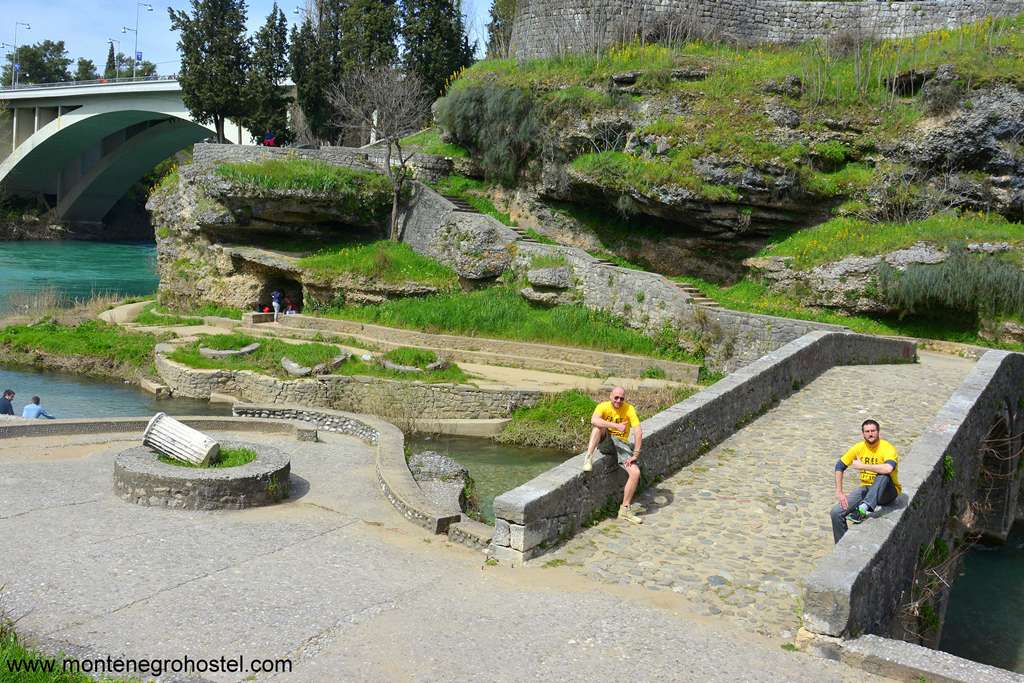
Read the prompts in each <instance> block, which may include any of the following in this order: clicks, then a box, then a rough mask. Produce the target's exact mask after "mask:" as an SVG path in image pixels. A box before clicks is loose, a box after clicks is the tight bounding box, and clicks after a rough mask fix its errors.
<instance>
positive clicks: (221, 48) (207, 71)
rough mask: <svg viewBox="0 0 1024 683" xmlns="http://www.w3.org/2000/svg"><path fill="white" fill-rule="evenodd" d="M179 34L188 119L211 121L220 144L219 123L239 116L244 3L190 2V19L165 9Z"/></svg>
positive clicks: (245, 53)
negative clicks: (189, 117) (190, 115)
mask: <svg viewBox="0 0 1024 683" xmlns="http://www.w3.org/2000/svg"><path fill="white" fill-rule="evenodd" d="M167 12H168V14H169V15H170V17H171V29H172V30H176V31H180V32H181V35H180V38H179V39H178V50H179V52H180V53H181V70H180V71H179V73H178V82H179V83H180V84H181V95H182V99H183V100H184V102H185V106H186V107H188V110H189V112H190V113H191V114H192V116H193V118H195V120H196V121H199V122H200V123H207V122H212V123H213V124H214V127H215V128H216V130H217V138H218V139H219V140H221V141H224V139H225V138H224V121H225V119H227V118H228V117H233V118H239V117H241V116H242V115H244V114H245V113H246V111H245V104H246V98H245V77H246V74H247V73H248V70H249V62H250V57H251V56H250V46H249V39H248V38H247V37H246V35H245V13H246V8H245V0H192V16H189V15H188V14H187V13H186V12H184V11H181V10H175V9H172V8H168V9H167Z"/></svg>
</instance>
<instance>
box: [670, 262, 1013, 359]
mask: <svg viewBox="0 0 1024 683" xmlns="http://www.w3.org/2000/svg"><path fill="white" fill-rule="evenodd" d="M672 279H674V280H678V281H679V282H686V283H688V284H691V285H693V286H694V287H697V288H698V289H699V290H700V291H701V293H702V294H704V296H706V297H708V298H710V299H714V300H715V301H717V302H718V303H720V304H721V305H722V306H725V307H726V308H730V309H732V310H736V311H747V312H749V313H761V314H763V315H774V316H778V317H781V318H796V319H798V320H811V321H814V322H820V323H826V324H830V325H843V326H845V327H848V328H850V329H851V330H853V331H854V332H860V333H863V334H875V335H890V336H891V335H897V336H907V337H919V338H921V339H937V340H942V341H951V342H959V343H962V344H974V345H977V346H988V347H995V348H1004V349H1009V350H1012V351H1024V344H994V343H993V342H990V341H986V340H984V339H982V338H981V337H979V336H978V325H977V321H976V320H975V319H973V318H971V317H970V316H960V317H958V318H955V319H954V318H949V317H943V318H934V317H925V316H919V317H906V318H903V319H900V318H895V317H877V318H874V317H869V316H865V315H844V314H842V313H837V312H834V311H829V310H827V309H819V308H812V307H809V306H802V305H800V304H799V303H797V302H795V301H794V300H793V298H792V297H789V296H785V295H783V294H777V293H775V292H772V291H771V290H770V289H769V288H768V286H767V285H765V284H763V283H761V282H757V281H754V280H741V281H740V282H737V283H736V284H735V285H732V286H729V287H722V286H720V285H716V284H713V283H710V282H706V281H704V280H701V279H699V278H695V277H675V278H672Z"/></svg>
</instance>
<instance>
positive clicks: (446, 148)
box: [402, 128, 469, 159]
mask: <svg viewBox="0 0 1024 683" xmlns="http://www.w3.org/2000/svg"><path fill="white" fill-rule="evenodd" d="M405 145H409V146H410V147H415V148H417V150H418V151H420V152H422V153H423V154H436V155H438V156H442V157H452V158H457V159H464V158H466V157H468V156H469V152H468V151H467V150H465V149H463V148H462V147H459V146H458V145H453V144H451V143H448V142H443V141H442V140H441V131H439V130H438V129H437V128H430V129H428V130H423V131H420V132H419V133H416V134H414V135H409V136H406V137H404V138H402V146H403V149H404V147H405Z"/></svg>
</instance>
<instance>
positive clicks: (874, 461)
mask: <svg viewBox="0 0 1024 683" xmlns="http://www.w3.org/2000/svg"><path fill="white" fill-rule="evenodd" d="M860 431H861V436H862V437H863V441H861V442H860V443H858V444H856V445H854V446H853V447H851V448H850V450H848V451H846V453H844V454H843V457H841V458H839V460H838V461H836V499H837V500H838V501H839V504H838V505H835V506H833V507H832V536H833V538H834V539H835V542H836V543H839V539H840V538H842V537H843V535H844V534H846V531H847V529H848V528H849V527H847V526H846V519H847V517H849V519H850V521H851V522H853V523H854V524H860V523H861V522H863V521H864V520H865V519H867V518H868V517H869V516H870V514H871V512H872V511H873V510H874V509H875V508H877V507H878V506H879V505H888V504H889V503H891V502H892V501H894V500H895V499H896V496H898V495H899V494H900V492H901V491H902V490H903V488H902V487H901V486H900V480H899V477H898V476H897V471H896V470H897V469H898V468H899V462H900V456H899V455H898V454H897V453H896V448H895V447H894V446H893V445H892V444H891V443H889V442H888V441H886V440H885V439H882V438H880V437H879V427H878V423H877V422H875V421H874V420H864V423H863V424H861V426H860ZM847 468H853V469H855V470H857V471H858V472H860V488H858V489H857V490H855V491H853V492H852V493H850V495H849V496H847V495H846V494H845V493H844V492H843V474H844V473H845V472H846V469H847Z"/></svg>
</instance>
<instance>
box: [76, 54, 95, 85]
mask: <svg viewBox="0 0 1024 683" xmlns="http://www.w3.org/2000/svg"><path fill="white" fill-rule="evenodd" d="M97 78H99V74H98V73H96V65H95V64H93V61H92V60H91V59H86V58H85V57H79V58H78V61H77V62H75V80H76V81H92V80H95V79H97Z"/></svg>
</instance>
